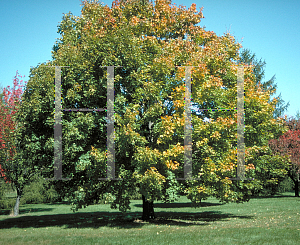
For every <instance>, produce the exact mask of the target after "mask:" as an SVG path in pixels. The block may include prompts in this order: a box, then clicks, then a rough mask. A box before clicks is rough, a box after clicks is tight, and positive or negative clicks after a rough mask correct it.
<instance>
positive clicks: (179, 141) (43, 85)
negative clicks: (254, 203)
mask: <svg viewBox="0 0 300 245" xmlns="http://www.w3.org/2000/svg"><path fill="white" fill-rule="evenodd" d="M202 18H203V14H202V10H200V11H198V10H197V9H196V5H195V4H192V5H191V7H190V8H188V9H186V8H185V7H183V6H180V7H177V6H175V5H174V4H172V3H171V1H168V0H157V1H156V2H155V5H154V4H152V3H150V2H148V1H137V0H129V1H114V2H113V4H112V7H111V8H109V7H108V6H103V5H101V4H99V3H98V2H95V1H93V2H89V1H85V2H83V8H82V14H81V16H80V17H76V16H73V15H72V14H71V13H69V14H66V15H64V17H63V20H62V22H61V23H60V25H59V29H58V32H59V34H61V38H59V40H58V42H57V43H56V44H55V45H54V47H53V53H52V55H53V61H51V62H48V63H46V64H41V65H39V66H37V67H36V68H33V69H32V70H31V75H30V80H29V82H28V86H27V88H26V91H25V93H24V96H23V103H22V108H21V110H20V117H19V119H20V124H21V125H23V127H22V130H21V133H20V142H21V144H22V145H23V146H25V145H26V147H23V148H22V150H21V151H20V159H24V158H25V156H26V159H27V160H26V164H28V165H31V166H35V167H37V168H43V169H44V170H45V172H44V174H45V177H52V176H53V166H54V158H53V145H54V143H53V142H54V138H53V125H54V117H53V116H54V101H53V95H54V94H53V81H54V80H55V76H54V75H55V74H54V68H52V67H49V66H69V67H66V68H62V74H61V76H62V86H61V88H62V94H63V96H62V108H105V107H106V98H107V97H106V96H107V72H106V68H105V66H119V67H116V68H115V77H114V89H115V98H114V112H115V115H114V116H115V124H114V127H115V150H116V152H115V174H116V178H120V180H108V181H99V180H98V178H105V177H107V176H106V174H107V173H106V168H107V166H106V164H107V152H106V150H107V146H106V123H107V120H106V113H105V112H103V113H102V112H69V111H65V112H63V113H62V119H63V122H62V124H63V129H62V130H63V153H62V155H63V157H62V159H63V161H62V168H63V177H68V178H72V179H71V180H68V181H57V186H59V188H60V190H61V193H62V194H64V195H66V196H68V197H69V198H70V200H71V201H72V203H73V205H74V210H77V209H78V208H81V207H83V206H86V205H89V204H92V203H94V202H95V201H97V200H99V199H100V198H101V196H102V195H103V194H105V193H111V194H112V195H113V196H114V201H113V203H112V205H111V207H112V208H117V206H119V210H120V211H126V210H128V209H130V206H129V204H130V197H131V194H133V193H134V192H135V190H136V188H138V190H139V191H140V193H141V194H142V195H143V211H144V212H143V219H149V218H153V217H154V211H153V202H154V201H155V200H164V201H166V202H172V201H174V200H176V198H177V197H178V195H179V193H181V194H185V195H186V196H187V197H188V198H189V199H190V200H191V201H192V203H193V204H194V205H195V206H198V205H200V202H201V200H204V199H206V198H208V197H209V196H215V197H217V198H218V199H219V200H220V201H221V202H243V201H247V200H249V198H250V196H251V191H254V190H256V189H260V188H263V186H264V185H265V184H266V183H267V182H270V181H271V182H272V181H273V182H276V178H277V177H278V176H281V175H283V174H284V173H285V172H284V171H285V162H284V161H283V160H282V158H281V157H275V156H273V155H272V154H271V150H270V149H269V147H268V140H269V139H271V138H273V137H277V136H278V135H281V134H283V132H284V130H285V128H284V127H283V120H282V119H279V118H273V116H272V113H273V111H274V108H275V103H276V101H275V100H271V101H270V93H269V92H268V91H264V90H263V89H262V87H261V86H260V85H258V86H257V85H256V84H255V76H254V74H253V70H252V68H251V66H248V65H246V64H244V65H245V66H244V73H245V76H244V83H245V144H246V158H245V163H246V165H245V169H246V177H247V178H255V179H254V180H251V181H249V180H243V181H236V180H231V178H234V177H236V170H235V168H236V165H237V157H236V156H237V150H236V142H237V139H236V135H237V129H236V127H237V123H236V120H237V115H236V110H234V108H236V103H237V102H236V100H237V69H238V66H239V64H237V61H238V60H239V59H240V58H239V49H240V48H241V45H240V44H239V43H237V42H236V41H235V39H234V37H232V36H231V35H230V34H224V35H223V36H217V35H216V34H215V33H214V32H212V31H206V30H205V29H204V28H203V27H201V26H199V25H197V24H199V23H200V21H201V19H202ZM178 66H181V67H178ZM184 66H193V68H192V73H191V78H192V103H193V108H194V111H193V112H192V115H191V117H192V126H193V127H192V143H193V144H192V152H193V155H192V156H193V169H192V170H193V177H195V178H199V179H198V180H188V181H187V180H178V178H183V177H184V125H185V117H184V110H185V67H184ZM214 108H223V109H224V108H227V109H231V110H228V111H227V110H215V111H213V110H206V111H203V110H204V109H214ZM205 118H209V119H210V123H207V122H205V120H204V119H205Z"/></svg>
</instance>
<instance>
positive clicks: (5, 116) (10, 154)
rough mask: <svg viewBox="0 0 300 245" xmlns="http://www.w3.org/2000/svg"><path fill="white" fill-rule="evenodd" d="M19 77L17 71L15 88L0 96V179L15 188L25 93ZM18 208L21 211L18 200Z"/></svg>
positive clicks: (14, 81) (4, 90)
mask: <svg viewBox="0 0 300 245" xmlns="http://www.w3.org/2000/svg"><path fill="white" fill-rule="evenodd" d="M19 77H22V76H20V75H19V74H18V71H17V72H16V75H15V77H14V80H13V84H14V86H13V88H10V86H7V87H6V88H4V89H3V92H2V93H1V96H0V177H3V178H4V180H5V181H6V182H10V183H12V184H13V186H15V187H16V183H15V182H16V179H15V178H14V173H13V169H14V168H13V160H14V156H15V154H16V144H17V142H16V137H15V136H16V135H15V133H16V129H17V127H18V124H17V121H16V113H17V111H18V108H19V106H20V104H21V96H22V91H23V89H22V87H23V85H22V82H23V80H21V81H20V80H19ZM25 83H26V82H25ZM16 206H17V209H19V202H18V198H17V201H16ZM15 208H16V207H15ZM17 213H18V211H17Z"/></svg>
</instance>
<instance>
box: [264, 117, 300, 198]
mask: <svg viewBox="0 0 300 245" xmlns="http://www.w3.org/2000/svg"><path fill="white" fill-rule="evenodd" d="M286 125H287V126H288V128H289V130H288V131H287V132H286V133H285V134H283V135H282V136H280V137H279V139H273V140H270V141H269V145H270V147H271V149H272V150H273V152H274V153H275V154H280V155H283V156H288V157H289V159H290V161H291V165H290V169H289V171H288V176H289V177H290V178H291V179H292V180H293V182H294V184H295V196H296V197H299V174H300V119H298V120H296V119H295V118H290V119H289V120H287V122H286Z"/></svg>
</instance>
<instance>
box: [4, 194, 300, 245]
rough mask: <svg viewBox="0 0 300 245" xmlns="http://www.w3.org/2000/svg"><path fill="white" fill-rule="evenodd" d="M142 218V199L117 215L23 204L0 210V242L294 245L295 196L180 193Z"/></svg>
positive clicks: (298, 228) (299, 226)
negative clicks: (202, 197) (196, 200)
mask: <svg viewBox="0 0 300 245" xmlns="http://www.w3.org/2000/svg"><path fill="white" fill-rule="evenodd" d="M154 207H155V213H156V216H157V218H156V219H155V220H152V221H150V222H142V221H141V220H140V217H141V215H142V201H141V200H133V201H132V203H131V208H132V209H131V211H130V212H128V213H127V214H126V215H122V214H121V213H120V212H119V211H116V210H112V209H110V205H109V204H102V205H93V206H89V207H87V208H85V209H82V210H80V211H78V212H76V213H73V212H72V211H71V210H70V206H68V205H66V204H53V205H51V204H43V205H38V204H30V205H29V204H27V205H23V206H21V207H20V216H19V217H11V216H9V212H10V210H0V244H14V245H16V244H56V245H57V244H143V245H144V244H180V245H182V244H189V245H190V244H293V245H295V244H300V198H295V197H293V193H284V194H283V195H282V196H276V197H273V198H255V199H251V200H250V201H249V202H248V203H243V204H233V203H231V204H224V205H221V204H220V203H219V202H218V201H217V200H216V199H213V198H211V199H208V200H206V201H205V202H203V206H202V207H200V208H197V209H195V208H193V207H191V205H190V202H189V200H188V199H187V198H186V197H181V198H180V200H179V201H177V202H176V203H171V204H164V203H161V202H156V203H155V204H154Z"/></svg>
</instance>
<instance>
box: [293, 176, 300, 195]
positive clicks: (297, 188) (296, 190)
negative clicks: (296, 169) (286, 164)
mask: <svg viewBox="0 0 300 245" xmlns="http://www.w3.org/2000/svg"><path fill="white" fill-rule="evenodd" d="M294 183H295V197H299V181H298V179H296V180H295V181H294Z"/></svg>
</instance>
